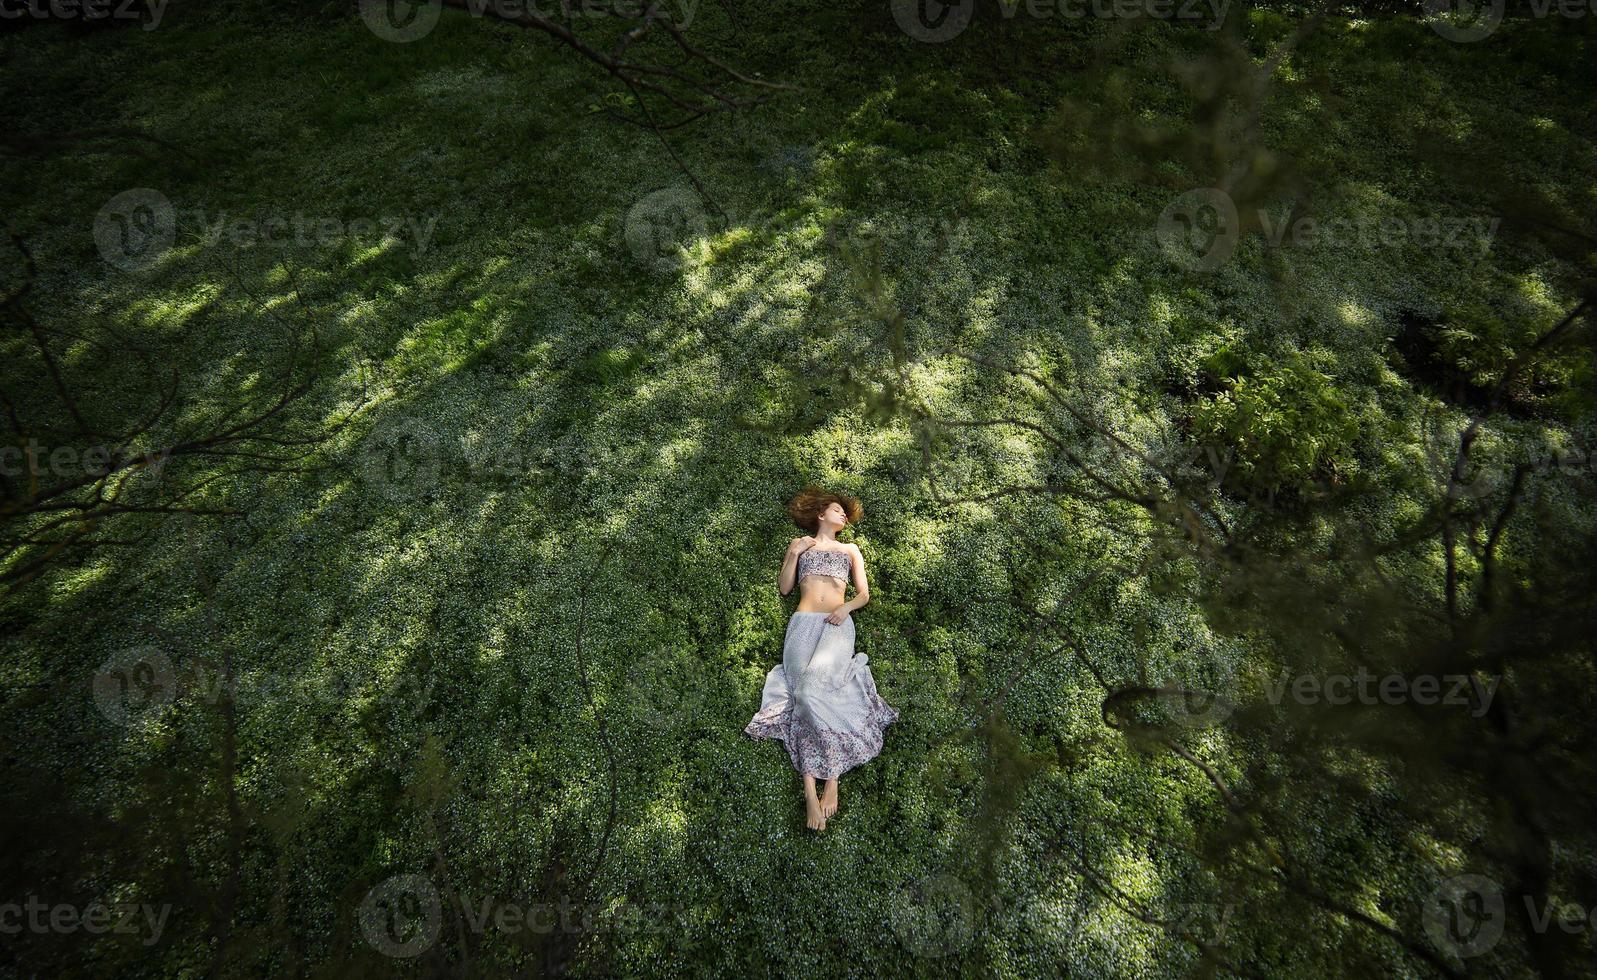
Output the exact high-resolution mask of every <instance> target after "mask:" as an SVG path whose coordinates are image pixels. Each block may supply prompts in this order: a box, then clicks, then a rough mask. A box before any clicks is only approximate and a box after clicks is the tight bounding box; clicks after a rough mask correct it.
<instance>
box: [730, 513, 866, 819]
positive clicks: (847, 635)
mask: <svg viewBox="0 0 1597 980" xmlns="http://www.w3.org/2000/svg"><path fill="white" fill-rule="evenodd" d="M787 512H788V513H789V514H791V515H792V516H793V521H794V523H796V524H797V525H798V526H799V527H800V528H802V529H803V530H805V531H808V532H810V534H809V535H806V536H804V537H801V538H794V539H793V543H792V544H790V545H788V548H787V557H786V558H785V559H784V560H783V562H782V571H781V573H780V574H779V575H778V576H777V580H776V581H777V590H778V591H780V592H781V593H782V594H783V595H787V594H788V593H789V592H791V591H793V586H794V584H795V576H797V585H798V587H799V604H798V610H797V611H796V612H794V613H793V616H792V618H791V619H789V620H788V621H787V638H786V639H785V640H784V641H783V644H782V662H781V663H779V664H777V665H776V666H775V667H772V668H771V672H770V673H769V674H767V675H766V676H765V693H764V696H763V697H762V698H761V700H760V710H759V711H758V712H757V713H756V714H755V715H754V720H753V721H751V722H749V723H748V726H747V727H745V728H744V729H743V730H744V731H745V732H747V733H749V734H750V735H752V736H754V737H755V738H776V739H781V740H782V742H783V743H785V744H786V745H787V754H788V757H789V758H791V759H792V760H793V768H795V769H797V770H798V771H799V773H800V774H801V775H802V776H803V777H804V805H805V808H806V812H807V821H806V822H807V823H808V825H809V827H810V829H811V830H825V829H826V821H827V818H829V817H831V816H832V815H833V814H835V813H836V812H837V781H838V779H839V778H840V777H841V776H842V775H843V773H845V772H848V771H849V770H850V769H853V768H854V767H855V766H857V765H860V764H861V763H864V762H869V761H870V760H871V759H874V758H876V755H877V753H879V752H881V751H882V731H883V729H885V728H886V727H887V726H888V725H890V724H892V723H893V722H894V721H897V720H898V712H897V711H896V710H894V709H893V708H891V707H889V706H888V704H887V702H885V701H883V700H882V699H881V696H880V695H878V694H877V693H876V679H875V678H874V677H872V676H871V668H870V666H869V665H868V661H869V658H868V657H866V656H865V654H863V653H862V654H857V655H856V654H855V653H854V617H853V616H852V615H850V614H851V613H852V612H853V611H854V610H856V609H858V608H860V607H861V606H863V605H865V604H866V603H867V602H870V601H871V588H870V583H869V582H868V581H867V580H866V578H865V558H864V556H862V555H861V554H860V550H859V546H858V545H855V544H844V543H843V542H841V541H839V540H837V532H838V531H840V530H842V529H843V528H844V527H846V526H847V525H849V524H853V523H856V522H857V521H859V519H860V518H861V517H862V516H864V511H863V509H862V508H861V507H860V502H859V501H858V500H855V499H854V498H853V497H845V496H843V495H841V494H835V493H826V492H825V491H823V490H820V489H818V488H816V487H807V488H805V489H804V490H803V492H801V493H800V494H799V495H798V496H797V497H794V498H793V500H792V501H791V502H790V503H789V504H788V505H787ZM850 572H852V573H853V575H854V581H855V589H854V598H853V599H852V600H850V601H846V602H845V601H844V596H845V595H846V593H847V589H848V581H849V574H850ZM817 779H823V780H825V781H826V786H825V789H824V790H823V792H822V794H821V796H820V797H819V798H817V797H816V795H815V780H817Z"/></svg>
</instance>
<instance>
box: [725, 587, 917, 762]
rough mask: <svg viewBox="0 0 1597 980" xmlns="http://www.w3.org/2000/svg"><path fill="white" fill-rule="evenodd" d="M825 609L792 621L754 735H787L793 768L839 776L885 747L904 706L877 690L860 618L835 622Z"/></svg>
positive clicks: (751, 726) (753, 724)
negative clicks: (859, 649)
mask: <svg viewBox="0 0 1597 980" xmlns="http://www.w3.org/2000/svg"><path fill="white" fill-rule="evenodd" d="M826 616H827V614H826V613H823V612H796V613H794V614H793V618H792V619H789V620H788V621H787V637H786V639H785V640H783V642H782V662H781V663H779V664H777V665H776V666H775V667H772V668H771V672H770V673H768V674H766V675H765V693H764V694H763V696H762V697H761V699H760V710H759V711H758V712H756V713H755V715H754V720H753V721H751V722H749V723H748V725H747V726H746V727H745V728H744V729H743V730H744V731H745V732H747V733H748V734H750V735H752V736H753V737H755V738H775V739H780V740H781V741H782V742H783V743H784V744H785V745H786V746H787V754H788V757H789V758H791V759H792V760H793V768H795V769H797V770H798V771H799V772H801V773H803V774H804V775H807V776H814V777H815V778H817V779H836V778H837V777H838V776H841V775H842V774H843V773H845V772H848V771H849V770H850V769H853V768H854V767H855V766H857V765H860V764H861V763H864V762H869V761H870V760H871V759H874V758H876V756H877V754H878V753H880V752H881V751H882V732H883V730H884V729H885V728H886V727H887V726H888V725H891V724H892V723H893V722H895V721H897V720H898V711H897V710H896V709H894V708H892V707H889V706H888V704H887V702H886V701H883V700H882V698H881V695H879V694H877V693H876V678H874V677H872V676H871V668H870V665H869V661H870V658H869V657H867V656H866V655H865V654H863V653H860V654H856V653H855V652H854V617H853V616H849V617H848V618H847V619H845V620H843V623H842V625H840V626H833V625H832V624H831V623H828V622H827V621H826Z"/></svg>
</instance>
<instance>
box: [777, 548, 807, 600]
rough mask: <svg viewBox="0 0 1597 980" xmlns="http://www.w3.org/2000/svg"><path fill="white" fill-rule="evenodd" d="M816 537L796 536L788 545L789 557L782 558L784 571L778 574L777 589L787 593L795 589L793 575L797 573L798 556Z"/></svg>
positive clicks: (783, 593)
mask: <svg viewBox="0 0 1597 980" xmlns="http://www.w3.org/2000/svg"><path fill="white" fill-rule="evenodd" d="M814 543H815V539H814V538H812V537H810V536H808V535H805V536H804V537H802V538H794V539H793V543H792V544H790V545H788V546H787V557H786V558H784V559H782V571H781V572H779V573H778V574H777V576H776V591H777V592H780V593H781V594H782V595H787V594H788V593H789V592H792V591H793V576H794V575H795V574H797V569H798V556H799V555H802V554H803V553H804V552H805V551H807V550H808V549H809V547H810V545H813V544H814Z"/></svg>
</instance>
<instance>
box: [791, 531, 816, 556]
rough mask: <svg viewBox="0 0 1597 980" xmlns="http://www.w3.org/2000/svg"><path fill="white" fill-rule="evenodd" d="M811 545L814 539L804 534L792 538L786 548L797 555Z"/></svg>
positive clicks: (813, 544) (808, 548)
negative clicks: (800, 536)
mask: <svg viewBox="0 0 1597 980" xmlns="http://www.w3.org/2000/svg"><path fill="white" fill-rule="evenodd" d="M813 547H815V539H814V538H813V537H811V536H809V535H808V534H806V535H804V537H802V538H794V539H793V543H792V544H790V545H788V546H787V550H788V551H790V552H792V553H793V554H795V555H799V554H803V553H804V552H806V551H808V550H810V549H811V548H813Z"/></svg>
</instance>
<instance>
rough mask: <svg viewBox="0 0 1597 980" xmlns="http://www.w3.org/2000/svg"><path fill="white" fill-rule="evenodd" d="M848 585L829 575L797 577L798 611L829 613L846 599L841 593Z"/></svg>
mask: <svg viewBox="0 0 1597 980" xmlns="http://www.w3.org/2000/svg"><path fill="white" fill-rule="evenodd" d="M847 588H848V586H847V584H846V583H844V581H843V580H842V579H840V578H834V577H832V576H830V575H806V576H804V577H803V578H801V579H799V604H798V611H799V612H824V613H829V612H831V611H832V610H833V609H836V608H837V607H838V606H841V605H842V604H843V603H845V602H847V601H848V598H847V597H846V596H845V595H844V594H843V593H844V592H845V591H846V590H847Z"/></svg>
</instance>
